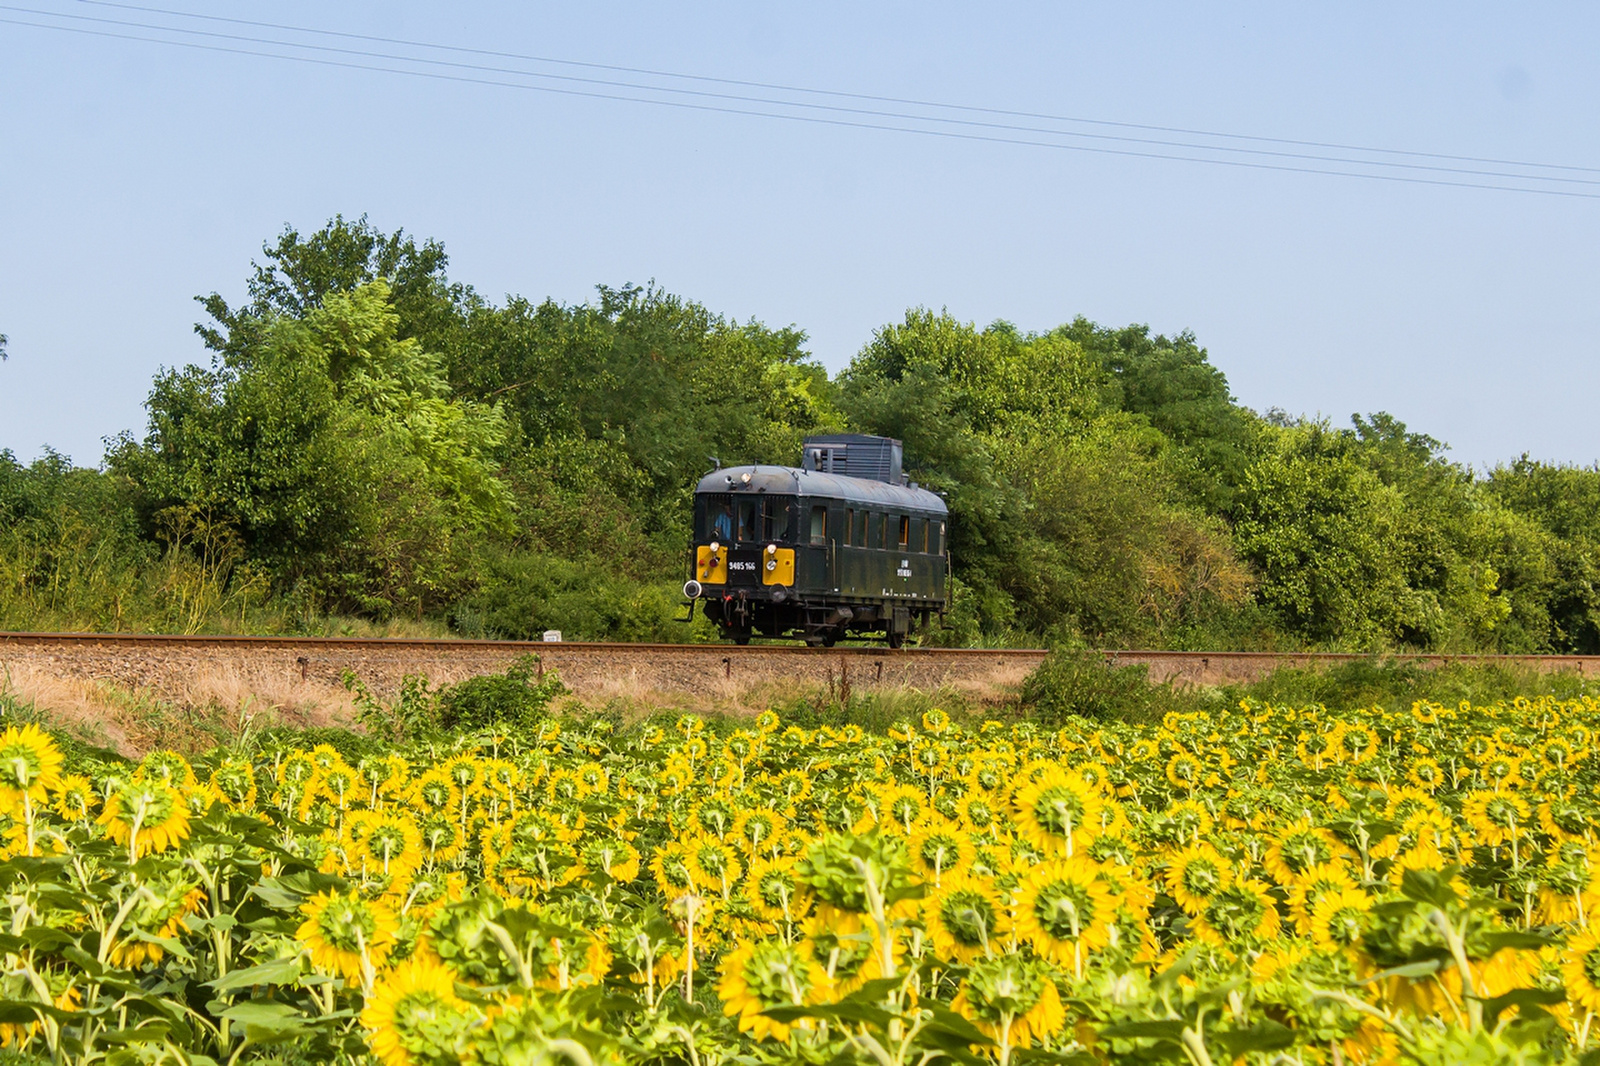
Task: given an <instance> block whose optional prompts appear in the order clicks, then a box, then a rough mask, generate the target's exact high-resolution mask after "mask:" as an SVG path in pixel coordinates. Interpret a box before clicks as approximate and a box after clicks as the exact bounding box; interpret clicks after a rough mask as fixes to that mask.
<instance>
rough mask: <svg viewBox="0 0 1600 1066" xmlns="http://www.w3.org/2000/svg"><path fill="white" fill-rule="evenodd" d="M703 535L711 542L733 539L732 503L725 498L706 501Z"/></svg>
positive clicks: (713, 498)
mask: <svg viewBox="0 0 1600 1066" xmlns="http://www.w3.org/2000/svg"><path fill="white" fill-rule="evenodd" d="M705 534H706V536H707V537H709V538H710V539H712V540H720V541H724V542H726V541H730V540H732V539H733V501H732V500H730V499H728V498H727V497H726V496H723V497H721V498H720V499H718V498H716V497H712V498H711V499H709V500H707V501H706V530H705Z"/></svg>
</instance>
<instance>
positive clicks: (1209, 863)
mask: <svg viewBox="0 0 1600 1066" xmlns="http://www.w3.org/2000/svg"><path fill="white" fill-rule="evenodd" d="M1165 881H1166V886H1167V894H1168V895H1170V896H1171V897H1172V899H1173V902H1175V903H1177V905H1178V906H1180V907H1182V908H1183V909H1184V911H1185V912H1187V913H1188V914H1191V915H1194V914H1199V913H1200V910H1201V908H1203V907H1204V906H1205V905H1206V903H1207V901H1209V900H1210V899H1211V897H1212V896H1215V895H1216V894H1217V893H1218V892H1220V891H1222V890H1223V889H1224V888H1227V887H1228V886H1229V885H1231V884H1233V881H1234V875H1233V865H1232V864H1231V863H1230V862H1228V860H1227V859H1224V858H1223V857H1222V856H1221V855H1220V854H1218V852H1217V849H1216V848H1214V847H1212V846H1211V845H1210V844H1196V845H1194V846H1193V847H1189V848H1185V849H1184V850H1183V851H1180V852H1179V853H1178V854H1177V855H1174V856H1173V857H1172V862H1171V864H1170V865H1169V866H1168V867H1167V871H1166V877H1165Z"/></svg>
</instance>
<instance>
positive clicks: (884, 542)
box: [877, 514, 894, 548]
mask: <svg viewBox="0 0 1600 1066" xmlns="http://www.w3.org/2000/svg"><path fill="white" fill-rule="evenodd" d="M893 517H894V516H893V515H886V514H881V515H878V516H877V519H878V547H879V548H887V547H888V546H889V519H891V518H893Z"/></svg>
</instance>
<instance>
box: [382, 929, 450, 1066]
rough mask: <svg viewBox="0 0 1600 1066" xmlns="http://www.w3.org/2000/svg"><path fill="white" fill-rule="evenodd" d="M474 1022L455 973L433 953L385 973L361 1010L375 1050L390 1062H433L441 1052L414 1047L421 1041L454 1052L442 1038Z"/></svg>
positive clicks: (406, 1065) (399, 1065)
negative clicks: (458, 991) (459, 993)
mask: <svg viewBox="0 0 1600 1066" xmlns="http://www.w3.org/2000/svg"><path fill="white" fill-rule="evenodd" d="M469 1020H470V1015H469V1014H468V1012H467V1005H466V1004H465V1003H463V1002H462V1001H461V999H460V997H458V996H457V995H456V988H455V974H454V972H453V971H451V970H450V969H449V968H448V967H447V966H444V965H443V964H442V963H440V962H438V961H437V960H435V959H433V958H430V957H427V956H413V957H412V958H409V959H407V960H405V961H404V962H402V963H401V964H400V965H398V966H396V967H395V968H394V969H393V970H390V971H389V972H388V973H386V974H384V975H383V979H382V980H380V981H378V982H377V983H376V984H375V985H374V986H373V988H372V994H371V995H370V996H368V997H367V1001H366V1006H365V1007H363V1008H362V1010H361V1024H362V1025H363V1026H365V1027H366V1029H367V1030H368V1031H369V1032H371V1034H372V1037H371V1040H370V1046H371V1048H372V1053H373V1054H374V1055H376V1056H377V1057H378V1058H379V1059H380V1060H382V1061H383V1063H384V1066H412V1063H415V1062H424V1061H432V1060H433V1058H434V1057H435V1056H433V1055H428V1056H425V1057H424V1056H420V1055H418V1054H417V1053H416V1052H415V1051H414V1050H413V1049H414V1048H416V1047H417V1046H418V1045H419V1044H420V1045H422V1046H424V1047H427V1048H428V1050H430V1051H434V1052H436V1053H437V1052H439V1051H444V1052H446V1053H448V1051H449V1044H448V1043H444V1042H443V1041H442V1039H441V1038H444V1037H446V1034H449V1033H451V1032H452V1031H454V1032H455V1033H461V1032H463V1031H464V1030H465V1029H466V1026H467V1024H468V1022H469ZM441 1044H442V1046H441Z"/></svg>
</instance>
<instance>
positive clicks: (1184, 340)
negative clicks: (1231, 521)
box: [1055, 317, 1257, 511]
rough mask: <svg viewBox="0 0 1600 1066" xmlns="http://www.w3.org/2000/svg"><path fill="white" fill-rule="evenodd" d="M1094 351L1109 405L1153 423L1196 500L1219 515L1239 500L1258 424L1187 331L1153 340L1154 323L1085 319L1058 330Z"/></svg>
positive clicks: (1091, 351)
mask: <svg viewBox="0 0 1600 1066" xmlns="http://www.w3.org/2000/svg"><path fill="white" fill-rule="evenodd" d="M1055 332H1056V333H1057V334H1059V335H1061V336H1063V337H1067V338H1070V339H1071V340H1072V341H1074V342H1076V343H1077V344H1079V345H1080V346H1082V348H1083V349H1084V351H1085V352H1087V353H1088V354H1089V355H1090V356H1091V357H1092V358H1093V359H1094V360H1095V361H1096V362H1097V364H1098V366H1099V369H1100V370H1101V372H1102V373H1103V374H1104V384H1103V389H1104V393H1103V395H1104V403H1105V405H1106V406H1107V407H1110V408H1112V409H1114V410H1122V411H1126V412H1128V413H1129V414H1132V415H1137V416H1139V417H1141V418H1143V419H1145V420H1147V421H1148V422H1149V423H1150V425H1151V426H1153V427H1155V428H1156V429H1158V430H1160V431H1161V433H1162V435H1163V436H1165V437H1166V438H1167V439H1168V440H1170V441H1171V442H1172V443H1173V444H1174V445H1176V451H1177V453H1178V454H1179V455H1180V456H1181V457H1183V459H1184V460H1185V461H1186V462H1187V463H1188V465H1189V466H1190V469H1189V470H1188V471H1186V472H1185V476H1184V479H1183V485H1184V489H1185V493H1186V495H1187V496H1188V498H1190V499H1192V500H1194V501H1196V502H1197V503H1199V504H1200V505H1201V506H1203V507H1205V508H1207V509H1208V510H1211V511H1219V510H1222V509H1224V508H1226V507H1227V506H1228V504H1229V503H1231V502H1232V499H1233V494H1234V492H1235V491H1236V490H1237V488H1238V486H1239V484H1240V482H1241V481H1242V479H1243V477H1244V471H1245V469H1246V467H1248V466H1249V463H1250V460H1251V457H1252V455H1253V454H1254V451H1255V445H1256V440H1257V433H1256V419H1255V416H1254V415H1252V414H1251V412H1250V411H1248V410H1246V409H1245V408H1243V407H1240V406H1239V405H1238V404H1237V403H1236V402H1235V401H1234V398H1233V395H1232V393H1231V392H1230V391H1229V389H1228V379H1227V377H1226V376H1224V375H1223V373H1222V371H1221V370H1219V369H1218V368H1217V367H1215V366H1213V365H1212V364H1211V363H1210V361H1209V359H1208V357H1207V355H1206V350H1205V349H1204V348H1202V347H1200V346H1199V345H1198V344H1197V343H1196V342H1195V337H1194V334H1192V333H1189V332H1187V331H1185V332H1183V333H1180V334H1178V335H1177V336H1176V337H1173V338H1170V339H1169V338H1167V337H1165V336H1162V335H1159V334H1158V335H1156V336H1155V337H1151V336H1150V327H1149V326H1125V327H1123V328H1121V329H1111V328H1108V327H1104V326H1097V325H1095V324H1094V323H1093V322H1090V321H1088V320H1087V319H1084V318H1081V317H1080V318H1076V319H1074V320H1073V321H1072V323H1071V325H1068V326H1063V327H1061V328H1060V329H1059V330H1056V331H1055Z"/></svg>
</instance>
